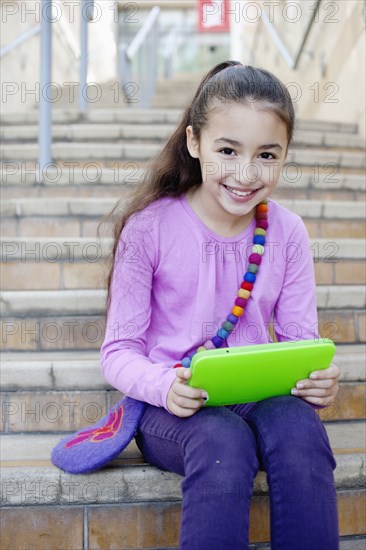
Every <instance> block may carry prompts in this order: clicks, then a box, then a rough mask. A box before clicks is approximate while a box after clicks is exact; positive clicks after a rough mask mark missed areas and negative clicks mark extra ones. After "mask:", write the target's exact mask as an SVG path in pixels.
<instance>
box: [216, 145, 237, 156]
mask: <svg viewBox="0 0 366 550" xmlns="http://www.w3.org/2000/svg"><path fill="white" fill-rule="evenodd" d="M223 151H225V154H226V153H227V152H228V151H229V153H228V154H229V155H230V153H233V152H234V149H230V147H224V148H223V149H220V151H219V153H222V152H223Z"/></svg>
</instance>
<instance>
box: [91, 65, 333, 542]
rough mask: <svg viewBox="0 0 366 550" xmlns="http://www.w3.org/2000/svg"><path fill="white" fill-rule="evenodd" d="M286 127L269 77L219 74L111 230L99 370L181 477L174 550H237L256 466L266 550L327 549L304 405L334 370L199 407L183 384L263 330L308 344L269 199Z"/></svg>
mask: <svg viewBox="0 0 366 550" xmlns="http://www.w3.org/2000/svg"><path fill="white" fill-rule="evenodd" d="M293 128H294V110H293V105H292V102H291V98H290V96H289V93H288V91H287V89H286V87H285V86H284V85H283V84H282V83H281V82H280V81H279V80H278V79H277V78H276V77H275V76H274V75H272V74H271V73H269V72H267V71H264V70H261V69H258V68H255V67H251V66H243V65H241V64H240V63H238V62H235V61H227V62H224V63H220V64H219V65H217V66H215V67H214V68H213V69H212V70H211V71H209V72H208V74H207V75H206V76H205V77H204V78H203V80H202V82H201V84H200V86H199V88H198V90H197V92H196V94H195V96H194V98H193V100H192V102H191V104H190V105H189V106H188V107H187V108H186V109H185V111H184V113H183V116H182V118H181V120H180V123H179V124H178V127H177V128H176V130H175V131H174V133H173V134H172V136H171V137H170V139H169V140H168V141H167V143H166V145H165V147H164V148H163V150H162V151H161V152H160V153H159V154H158V155H157V156H156V158H155V159H154V160H153V162H152V163H151V165H150V167H149V170H148V171H147V173H146V176H145V178H144V180H143V182H142V183H141V185H140V186H139V187H138V188H137V189H136V190H135V191H134V194H133V195H132V197H131V199H130V202H129V203H128V206H127V209H126V210H125V212H124V214H123V216H122V218H121V219H120V221H119V223H118V224H117V226H116V229H115V246H114V251H113V254H114V266H113V269H112V271H111V273H110V278H109V286H108V303H107V324H106V335H105V340H104V342H103V345H102V348H101V365H102V371H103V374H104V376H105V378H106V379H107V380H108V381H109V383H110V384H112V385H113V386H114V387H115V388H117V389H118V390H120V391H121V392H123V393H124V394H125V395H126V396H129V397H132V398H135V399H136V400H140V401H144V402H145V403H146V404H147V406H146V410H145V412H144V415H143V417H142V420H141V422H140V425H139V429H138V431H137V434H136V442H137V445H138V447H139V449H140V450H141V452H142V453H143V455H144V457H145V459H146V460H147V461H148V462H150V463H151V464H153V465H155V466H156V467H158V468H160V469H162V470H167V471H172V472H176V473H178V474H180V475H182V476H184V479H183V481H182V494H183V506H182V521H181V526H180V537H179V548H180V549H181V550H202V549H204V548H207V549H208V550H228V549H230V550H239V549H240V550H244V549H245V548H248V544H249V542H248V540H249V534H248V533H249V511H250V504H251V497H252V492H253V482H254V479H255V477H256V475H257V472H258V470H259V469H260V470H263V471H265V472H266V474H267V481H268V485H269V497H270V513H271V518H270V520H271V547H272V550H293V549H294V548H296V549H297V550H324V549H327V550H336V549H337V548H338V525H337V505H336V493H335V487H334V477H333V470H334V468H335V467H336V462H335V460H334V457H333V454H332V451H331V448H330V445H329V440H328V437H327V434H326V431H325V429H324V426H323V424H322V422H321V421H320V419H319V417H318V415H317V414H316V412H315V410H314V408H316V407H317V406H327V405H329V404H330V403H331V402H332V401H334V398H335V396H336V394H337V391H338V377H339V369H338V368H337V367H336V366H335V365H331V366H330V367H329V368H328V369H326V370H324V371H321V372H317V373H313V374H314V375H315V378H312V379H306V380H301V381H299V382H298V385H297V386H298V388H297V389H295V388H294V389H293V392H292V393H293V395H288V396H281V397H274V398H271V399H265V400H262V401H259V402H256V403H246V404H240V403H239V404H237V405H230V406H227V407H208V408H203V407H202V406H203V404H204V397H205V395H204V392H203V391H202V390H201V389H197V388H193V387H189V386H187V384H186V381H187V379H188V378H189V377H190V375H191V372H190V369H189V368H186V367H189V364H190V360H191V358H192V356H193V355H194V354H195V353H196V352H197V350H198V351H199V350H200V349H213V348H215V347H221V346H228V347H230V346H240V345H247V344H254V343H258V344H260V343H268V342H271V341H272V339H271V336H270V333H269V330H268V327H269V325H270V323H271V321H273V326H274V331H275V334H276V338H277V340H278V341H285V340H297V339H311V338H318V337H319V334H318V332H317V328H316V327H317V309H316V294H315V281H314V270H313V261H312V255H311V252H310V248H309V239H308V235H307V232H306V229H305V226H304V223H303V221H302V220H301V218H300V217H299V216H297V215H295V214H294V213H292V212H290V211H289V210H287V209H286V208H284V207H282V206H280V205H279V204H278V203H277V202H276V201H274V200H272V199H269V196H270V195H271V193H272V192H273V190H274V189H275V187H276V185H277V182H278V180H279V177H280V174H281V170H282V168H283V166H284V163H285V160H286V155H287V151H288V146H289V144H290V142H291V140H292V135H293ZM269 246H271V251H272V253H271V254H269V253H268V250H269ZM238 247H239V248H240V251H241V252H240V255H239V256H238V255H237V254H233V253H232V251H235V249H236V248H238ZM252 247H254V248H253V250H252ZM220 248H221V249H224V250H225V251H226V253H225V254H218V253H217V251H218V250H220ZM207 250H210V253H209V254H206V255H205V256H203V252H204V251H206V252H207ZM245 272H247V273H246V275H245V277H244V280H243V274H244V273H245ZM248 274H249V275H248ZM247 275H248V276H247ZM238 289H239V290H238ZM234 300H235V304H234V306H233V302H234ZM116 327H117V328H118V330H117V328H116ZM173 367H175V368H173ZM222 376H223V377H224V376H225V372H224V370H223V372H222ZM263 383H265V380H263ZM301 384H302V388H300V385H301Z"/></svg>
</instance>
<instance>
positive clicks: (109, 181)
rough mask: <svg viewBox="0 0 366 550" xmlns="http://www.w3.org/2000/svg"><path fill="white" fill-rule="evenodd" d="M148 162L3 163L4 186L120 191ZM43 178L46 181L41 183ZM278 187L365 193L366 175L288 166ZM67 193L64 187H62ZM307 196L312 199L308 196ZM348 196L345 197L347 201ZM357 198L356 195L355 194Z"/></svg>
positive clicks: (135, 179) (134, 180)
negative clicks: (99, 188) (48, 164)
mask: <svg viewBox="0 0 366 550" xmlns="http://www.w3.org/2000/svg"><path fill="white" fill-rule="evenodd" d="M145 170H146V162H144V161H143V160H141V159H140V160H138V161H136V159H135V160H133V159H127V160H126V161H123V162H122V161H116V162H111V161H102V160H100V159H94V160H93V161H87V160H84V161H80V160H76V161H75V160H74V161H71V160H70V161H65V162H53V163H52V165H50V166H48V167H47V169H45V170H43V171H42V170H40V168H39V165H38V164H37V163H35V162H30V161H27V162H25V161H22V162H3V163H2V164H0V173H1V185H2V186H3V188H7V187H9V186H11V187H14V186H20V187H21V188H22V187H26V188H27V193H28V192H29V187H30V186H36V187H37V189H39V190H40V191H41V190H42V189H43V188H47V189H51V188H53V189H54V188H58V189H59V188H60V187H61V188H63V187H66V188H67V191H68V192H69V191H70V189H74V188H77V189H80V188H81V187H85V188H87V189H88V190H91V189H95V188H96V187H98V186H100V187H102V188H103V189H106V190H107V188H108V187H110V186H111V187H112V189H114V190H115V191H117V192H120V189H121V184H126V185H134V184H135V183H138V182H139V181H140V179H141V177H142V176H143V174H144V173H145ZM42 178H43V181H42V183H41V184H40V183H38V182H39V181H40V180H41V179H42ZM277 189H280V190H283V191H286V192H288V193H289V194H290V196H291V193H292V192H294V191H296V196H294V197H293V198H297V199H301V196H299V191H300V192H301V191H304V190H306V191H309V190H312V191H319V192H324V191H326V192H329V191H339V192H341V191H349V192H352V191H353V192H362V191H364V190H365V175H364V171H363V170H362V169H357V168H341V169H335V168H334V166H333V165H328V166H322V165H318V166H315V165H313V167H311V165H310V166H294V165H293V164H288V165H286V166H285V169H284V171H283V174H282V177H281V179H280V181H279V184H278V186H277ZM61 192H62V193H63V192H64V190H63V189H61ZM304 198H310V196H306V197H304ZM344 198H345V197H343V196H342V197H341V199H342V200H343V199H344ZM352 198H353V197H352Z"/></svg>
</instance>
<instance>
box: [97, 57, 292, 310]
mask: <svg viewBox="0 0 366 550" xmlns="http://www.w3.org/2000/svg"><path fill="white" fill-rule="evenodd" d="M248 101H259V102H261V103H264V104H265V107H266V109H268V110H269V111H272V112H274V113H275V114H276V115H277V116H278V117H279V118H280V120H282V121H283V122H284V124H285V125H286V128H287V137H288V145H289V144H290V143H291V141H292V137H293V130H294V122H295V114H294V108H293V104H292V100H291V96H290V94H289V92H288V90H287V88H286V87H285V85H284V84H283V83H282V82H281V81H280V80H278V78H277V77H275V76H274V75H273V74H272V73H270V72H268V71H265V70H264V69H259V68H256V67H252V66H250V65H242V64H241V63H240V62H239V61H225V62H223V63H219V64H218V65H215V66H214V67H213V68H212V69H211V70H210V71H209V72H208V73H207V74H206V75H205V76H204V77H203V79H202V80H201V83H200V84H199V86H198V89H197V91H196V94H195V95H194V97H193V99H192V102H191V104H190V105H189V106H188V107H186V109H185V110H184V112H183V114H182V116H181V118H180V121H179V123H178V125H177V127H176V129H175V130H174V132H173V133H172V135H171V136H170V137H169V139H168V140H167V142H166V143H165V145H164V147H163V149H162V150H161V151H160V152H159V153H158V154H157V155H156V156H155V157H154V158H153V159H152V160H151V161H150V163H149V164H148V165H147V168H146V171H145V173H144V175H143V177H142V180H141V182H140V183H139V184H138V185H137V187H135V188H134V189H133V191H132V192H131V193H130V194H129V196H128V197H127V198H126V196H123V197H122V198H121V199H120V200H119V201H118V202H117V204H116V205H115V207H114V208H113V210H112V211H111V212H110V213H109V214H108V215H107V216H106V217H105V218H103V219H102V221H101V222H100V224H99V225H98V235H99V229H100V226H101V224H103V223H108V222H109V221H111V220H112V221H113V220H117V221H113V237H114V244H113V249H112V252H111V254H110V257H109V258H107V263H108V262H109V266H108V268H107V276H106V286H107V299H106V306H105V310H104V317H105V319H106V317H107V315H108V310H109V306H110V298H111V282H112V277H113V270H114V262H115V256H116V251H117V247H118V243H119V241H120V237H121V233H122V230H123V228H124V226H125V225H126V222H127V220H128V219H129V218H130V216H132V214H134V213H135V212H139V211H141V210H143V209H144V208H146V206H148V205H149V204H150V203H152V202H154V201H155V200H157V199H159V198H161V197H179V196H181V195H182V194H184V193H185V192H186V191H187V190H188V189H189V188H190V187H192V186H194V185H197V182H200V181H202V174H201V168H200V163H199V159H197V158H193V157H191V155H190V153H189V151H188V149H187V144H186V128H187V126H189V125H192V130H193V134H194V136H195V138H196V139H197V140H198V141H199V139H200V135H201V132H202V129H203V128H204V127H205V126H206V125H207V123H208V119H209V115H210V110H211V108H212V107H214V106H215V105H216V103H217V102H219V103H221V104H224V103H233V102H248Z"/></svg>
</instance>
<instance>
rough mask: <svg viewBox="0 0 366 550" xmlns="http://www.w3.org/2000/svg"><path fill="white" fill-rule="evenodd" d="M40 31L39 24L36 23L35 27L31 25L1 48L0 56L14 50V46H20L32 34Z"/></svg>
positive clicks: (34, 34)
mask: <svg viewBox="0 0 366 550" xmlns="http://www.w3.org/2000/svg"><path fill="white" fill-rule="evenodd" d="M40 32H41V25H37V26H35V27H32V28H31V29H28V30H27V31H25V32H24V33H23V34H22V35H21V36H18V38H16V39H15V40H13V42H11V43H10V44H8V45H7V46H4V47H3V48H1V50H0V58H2V57H4V56H5V55H7V54H8V53H10V52H11V51H12V50H15V48H17V47H18V46H21V45H22V44H24V42H27V40H29V39H30V38H32V37H33V36H36V35H37V34H38V33H40Z"/></svg>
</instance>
